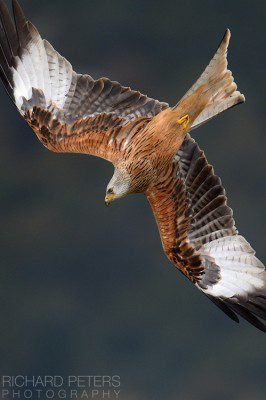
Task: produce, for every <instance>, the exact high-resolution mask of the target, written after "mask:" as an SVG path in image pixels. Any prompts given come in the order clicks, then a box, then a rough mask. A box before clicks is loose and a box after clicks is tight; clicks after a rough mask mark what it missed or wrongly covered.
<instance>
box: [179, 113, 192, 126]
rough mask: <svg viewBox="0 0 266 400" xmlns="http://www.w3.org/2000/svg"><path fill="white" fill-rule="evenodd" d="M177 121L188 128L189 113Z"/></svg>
mask: <svg viewBox="0 0 266 400" xmlns="http://www.w3.org/2000/svg"><path fill="white" fill-rule="evenodd" d="M177 123H178V124H179V125H183V127H184V128H185V129H186V127H187V126H188V124H189V115H188V114H186V115H184V116H183V117H182V118H180V119H179V120H178V121H177Z"/></svg>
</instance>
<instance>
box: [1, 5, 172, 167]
mask: <svg viewBox="0 0 266 400" xmlns="http://www.w3.org/2000/svg"><path fill="white" fill-rule="evenodd" d="M12 5H13V14H14V21H13V20H12V18H11V17H10V15H9V13H8V9H7V7H6V5H5V3H4V2H3V1H0V21H1V24H0V66H1V68H0V76H1V79H2V81H3V83H4V86H5V88H6V91H7V92H8V94H9V96H10V97H11V99H12V100H13V102H14V103H15V105H16V106H17V108H18V110H19V111H20V113H21V114H22V116H23V117H24V118H25V120H26V121H27V122H28V124H29V125H30V126H31V127H32V128H33V130H34V132H35V133H36V134H37V136H38V138H39V139H40V140H41V141H42V143H43V144H44V145H45V146H46V147H48V148H49V149H50V150H52V151H56V152H78V153H86V154H94V155H98V156H100V157H103V158H106V159H108V160H110V161H114V159H115V157H118V155H117V150H119V144H121V141H123V140H126V137H127V135H128V134H129V132H130V128H131V127H132V126H136V124H138V123H145V120H147V119H149V118H151V117H153V116H154V115H156V114H158V113H159V112H161V111H162V110H163V109H164V108H166V107H167V104H166V103H160V102H159V101H157V100H153V99H150V98H148V97H147V96H144V95H142V94H141V93H139V92H136V91H133V90H131V89H130V88H127V87H123V86H121V85H120V84H119V83H118V82H112V81H110V80H109V79H107V78H101V79H98V80H94V79H93V78H92V77H91V76H89V75H79V74H77V73H76V72H74V71H73V69H72V66H71V64H70V63H69V62H68V61H67V60H66V59H65V58H63V57H62V56H60V54H58V53H57V52H56V51H55V50H54V48H53V47H52V46H51V45H50V43H48V42H47V41H46V40H43V39H42V38H41V37H40V35H39V33H38V31H37V29H36V28H35V27H34V26H33V25H32V23H31V22H29V21H27V20H26V19H25V16H24V14H23V12H22V10H21V8H20V6H19V4H18V2H17V0H13V1H12Z"/></svg>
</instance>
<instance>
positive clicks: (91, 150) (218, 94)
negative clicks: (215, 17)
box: [0, 0, 266, 331]
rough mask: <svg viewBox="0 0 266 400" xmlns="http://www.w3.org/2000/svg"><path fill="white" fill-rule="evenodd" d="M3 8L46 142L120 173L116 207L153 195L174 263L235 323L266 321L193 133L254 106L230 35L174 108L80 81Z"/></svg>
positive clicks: (7, 78)
mask: <svg viewBox="0 0 266 400" xmlns="http://www.w3.org/2000/svg"><path fill="white" fill-rule="evenodd" d="M12 4H13V13H14V21H13V20H12V18H11V17H10V16H9V13H8V11H7V8H6V5H5V3H3V2H2V1H0V17H1V29H0V64H1V69H0V74H1V79H2V81H3V83H4V86H5V88H6V91H7V93H8V94H9V96H10V97H11V99H12V101H13V102H14V103H15V105H16V106H17V108H18V110H19V112H20V113H21V115H22V116H23V117H24V119H25V120H26V122H27V123H28V124H29V126H30V127H31V128H32V129H33V131H34V132H35V134H36V135H37V137H38V138H39V140H40V141H41V142H42V143H43V144H44V146H46V147H47V148H48V149H49V150H51V151H54V152H65V153H67V152H72V153H84V154H91V155H95V156H98V157H101V158H104V159H106V160H108V161H110V162H111V163H113V165H114V167H115V171H114V176H113V177H112V179H111V181H110V183H109V184H108V186H107V191H106V199H105V200H106V203H107V204H109V203H110V202H111V201H113V200H114V199H117V198H120V197H122V196H125V195H126V194H130V193H145V194H146V196H147V199H148V201H149V203H150V205H151V208H152V210H153V213H154V216H155V218H156V221H157V224H158V228H159V231H160V235H161V240H162V244H163V248H164V251H165V253H166V255H167V256H168V258H169V260H170V261H171V262H172V263H173V264H174V265H175V266H176V267H177V268H178V269H179V270H180V271H181V272H182V273H183V274H184V275H185V276H186V277H187V278H189V279H190V280H191V281H192V282H193V283H194V284H195V285H196V286H197V287H198V288H199V289H200V290H202V291H203V292H204V293H205V294H206V295H207V296H208V297H210V299H211V300H212V301H213V302H214V303H215V304H216V305H217V306H218V307H220V308H221V309H222V310H223V311H224V312H225V313H226V314H227V315H228V316H229V317H230V318H232V319H233V320H235V321H238V318H237V316H236V314H235V313H237V314H239V315H241V316H242V317H244V318H245V319H246V320H248V321H249V322H250V323H252V324H253V325H255V326H256V327H257V328H258V329H261V330H263V331H265V329H266V328H265V325H263V323H262V322H261V321H260V320H259V319H258V317H259V318H262V319H266V273H265V269H264V266H263V265H262V263H261V262H260V261H259V260H258V259H257V258H256V257H255V252H254V250H253V249H252V248H251V247H250V245H249V244H248V243H247V242H246V240H245V239H244V238H243V237H242V236H240V235H238V232H237V230H236V227H235V223H234V220H233V215H232V210H231V209H230V208H229V207H228V206H227V199H226V196H225V191H224V189H223V187H222V184H221V180H220V179H219V178H218V177H217V176H216V175H215V174H214V171H213V168H212V166H210V165H209V164H208V162H207V160H206V158H205V155H204V153H203V152H202V151H201V150H200V149H199V147H198V145H197V144H196V143H195V141H194V140H193V139H192V138H191V137H190V135H189V133H188V132H189V131H191V130H192V129H195V128H196V127H197V126H199V125H201V124H202V123H204V122H206V121H208V120H209V119H211V118H213V117H215V116H216V115H218V114H220V113H221V112H223V111H225V110H227V109H228V108H230V107H232V106H234V105H236V104H239V103H241V102H243V101H244V96H243V95H242V94H241V93H240V92H238V91H237V87H236V84H235V83H234V80H233V77H232V74H231V72H230V71H229V70H228V69H227V57H226V56H227V48H228V44H229V39H230V32H229V30H227V31H226V33H225V36H224V38H223V40H222V42H221V44H220V46H219V48H218V50H217V52H216V53H215V55H214V57H213V59H212V60H211V62H210V64H209V65H208V67H207V68H206V69H205V71H204V72H203V74H202V75H201V76H200V78H199V79H198V80H197V82H196V83H195V84H194V85H193V86H192V88H191V89H190V90H189V91H188V92H187V93H186V94H185V96H183V98H182V99H181V100H180V101H179V102H178V103H177V105H176V106H175V107H173V108H171V107H169V106H168V105H167V104H166V103H162V102H159V101H157V100H153V99H151V98H148V97H147V96H144V95H142V94H141V93H139V92H137V91H134V90H131V89H130V88H126V87H123V86H121V85H120V84H119V83H118V82H112V81H110V80H109V79H107V78H101V79H98V80H96V81H95V80H94V79H93V78H92V77H91V76H89V75H78V74H76V73H75V72H74V71H73V69H72V67H71V65H70V64H69V62H68V61H66V60H65V59H64V58H63V57H61V56H60V55H59V54H58V53H57V52H56V51H55V50H54V49H53V47H52V46H51V45H50V44H49V43H48V42H47V41H46V40H42V39H41V37H40V35H39V33H38V31H37V30H36V28H35V27H34V26H33V25H32V24H31V23H30V22H29V21H27V20H26V19H25V17H24V14H23V12H22V10H21V8H20V6H19V4H18V2H17V1H16V0H13V2H12Z"/></svg>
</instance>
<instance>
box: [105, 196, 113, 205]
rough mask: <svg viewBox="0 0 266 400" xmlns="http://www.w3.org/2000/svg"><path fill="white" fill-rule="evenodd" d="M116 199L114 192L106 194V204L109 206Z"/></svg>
mask: <svg viewBox="0 0 266 400" xmlns="http://www.w3.org/2000/svg"><path fill="white" fill-rule="evenodd" d="M114 199H115V195H114V194H107V195H106V196H105V200H104V201H105V204H106V205H107V206H109V205H110V204H111V203H112V201H113V200H114Z"/></svg>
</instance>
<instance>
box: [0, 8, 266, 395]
mask: <svg viewBox="0 0 266 400" xmlns="http://www.w3.org/2000/svg"><path fill="white" fill-rule="evenodd" d="M21 5H22V6H23V8H24V11H25V12H26V15H27V17H28V18H29V19H31V20H32V21H33V23H34V24H35V25H36V26H37V27H38V29H39V30H40V32H41V34H42V36H43V37H45V38H46V39H48V40H49V41H50V42H51V43H52V44H53V45H54V47H55V48H56V49H57V50H58V51H59V52H61V54H63V55H64V56H65V57H66V58H68V59H69V60H70V62H71V63H72V64H73V67H74V69H75V70H76V71H78V72H86V73H90V74H91V75H92V76H94V77H100V76H108V77H110V78H111V79H114V80H119V81H120V82H121V83H122V84H124V85H130V86H131V87H132V88H137V89H139V90H140V91H141V92H142V93H145V94H148V95H149V96H151V97H154V98H158V99H160V100H164V101H167V102H169V103H170V104H172V105H173V104H175V103H176V102H177V100H178V99H179V98H180V97H181V96H182V95H183V94H184V92H185V91H186V90H187V89H188V88H189V87H190V86H191V85H192V83H193V82H194V81H195V80H196V78H197V77H198V75H199V74H200V73H201V72H202V70H203V69H204V68H205V66H206V65H207V63H208V62H209V60H210V58H211V57H212V55H213V53H214V51H215V49H216V47H217V45H218V44H219V41H220V39H221V37H222V35H223V33H224V30H225V29H226V28H227V27H229V28H230V29H231V30H232V41H231V46H230V53H229V65H230V69H232V71H233V73H234V76H235V79H236V82H237V83H238V85H239V88H240V89H241V91H242V92H243V93H244V94H245V95H246V98H247V102H246V104H245V105H241V106H240V107H238V108H234V109H233V110H231V111H229V112H227V113H226V114H224V115H222V116H220V117H219V118H218V119H216V120H214V121H212V122H210V123H208V124H207V125H204V126H203V127H201V128H200V129H198V130H197V131H194V132H193V137H194V138H196V139H197V140H198V142H199V143H200V145H201V147H202V148H203V149H204V150H205V152H206V155H207V157H208V159H209V161H210V162H211V163H212V164H213V165H214V166H215V170H216V172H217V173H218V174H219V175H220V176H221V177H222V180H223V183H224V185H225V187H226V189H227V194H228V197H229V204H230V205H231V206H232V207H233V209H234V211H235V219H236V222H237V226H238V228H239V231H240V233H241V234H244V236H245V237H246V239H247V240H248V241H250V242H251V244H252V245H253V246H254V247H255V248H256V250H257V255H258V257H259V258H260V259H261V260H262V261H263V260H265V230H264V226H263V224H264V222H265V193H266V191H265V144H266V142H265V136H266V132H265V122H266V112H265V90H266V87H265V86H266V79H265V62H266V53H265V32H266V30H265V29H266V28H265V17H266V3H265V2H264V1H260V0H255V1H232V0H231V1H228V0H223V1H220V0H218V1H210V0H209V1H206V0H201V1H197V0H186V1H167V0H165V1H157V0H153V1H147V0H145V1H138V0H137V1H136V0H135V1H129V0H123V1H122V0H112V1H110V0H109V1H108V0H97V1H96V0H86V1H85V0H75V1H70V0H69V1H67V0H53V1H50V0H49V1H48V0H38V1H37V0H35V1H33V0H27V1H26V0H25V1H23V0H21ZM0 117H1V127H0V130H1V135H0V143H1V146H0V153H1V154H0V162H1V168H0V184H1V206H0V210H1V211H0V212H1V233H0V234H1V240H0V245H1V262H0V265H1V280H0V313H1V329H0V354H1V358H0V373H1V374H5V375H7V374H11V375H15V374H23V375H27V374H28V375H30V374H35V375H37V374H50V375H51V374H60V375H68V374H83V375H88V374H108V375H112V374H116V375H120V376H121V382H122V393H123V396H122V395H121V399H126V400H129V399H130V400H133V399H134V400H135V399H137V400H150V399H167V400H174V399H175V400H176V399H181V400H209V399H210V400H213V399H215V400H225V399H226V400H227V399H230V400H250V399H252V400H264V399H265V390H266V383H265V372H266V367H265V356H266V346H265V336H264V335H263V333H261V332H259V331H257V330H256V329H255V328H253V327H252V326H250V325H248V324H247V323H245V322H243V321H242V322H241V324H240V325H236V324H234V323H233V322H232V321H231V320H229V319H227V317H226V316H224V314H223V313H221V312H220V311H219V310H218V309H217V308H216V307H215V306H214V305H213V304H212V303H211V302H209V300H208V299H207V298H205V296H203V295H202V294H201V293H200V292H199V291H198V290H196V289H195V288H194V287H193V286H192V285H191V284H190V283H189V282H188V281H187V280H186V279H185V278H183V277H182V276H181V274H179V273H178V271H176V270H175V269H174V268H173V267H172V266H171V265H170V263H169V262H168V260H167V259H166V257H165V256H164V254H163V252H162V249H161V243H160V239H159V234H158V232H157V228H156V225H155V222H154V219H153V216H152V213H151V211H150V209H149V205H148V204H147V202H146V200H145V198H144V196H132V197H128V198H126V199H124V200H121V201H120V202H117V203H115V204H114V205H113V206H112V207H111V208H106V207H105V205H104V194H105V187H106V184H107V183H108V181H109V179H110V176H111V175H112V166H111V165H109V164H108V163H106V162H104V161H102V160H100V159H96V158H93V157H87V156H82V155H80V156H79V155H56V154H53V153H50V152H48V151H47V150H45V149H44V148H43V147H42V146H41V145H40V143H39V142H38V141H37V139H36V138H35V137H34V135H33V133H32V131H31V130H30V129H29V128H28V127H27V126H26V124H25V123H24V121H23V120H22V119H21V117H20V116H19V114H18V113H17V112H16V110H15V109H14V108H13V107H12V104H11V102H10V101H9V99H8V97H7V96H6V94H5V93H4V90H3V89H1V91H0Z"/></svg>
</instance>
